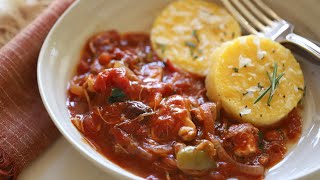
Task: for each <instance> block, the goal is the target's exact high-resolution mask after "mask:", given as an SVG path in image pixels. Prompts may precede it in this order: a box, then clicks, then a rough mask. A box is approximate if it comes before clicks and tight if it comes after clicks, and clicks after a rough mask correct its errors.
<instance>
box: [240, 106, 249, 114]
mask: <svg viewBox="0 0 320 180" xmlns="http://www.w3.org/2000/svg"><path fill="white" fill-rule="evenodd" d="M250 113H251V109H249V108H248V107H244V108H243V109H242V110H241V111H240V115H241V116H243V115H246V114H250Z"/></svg>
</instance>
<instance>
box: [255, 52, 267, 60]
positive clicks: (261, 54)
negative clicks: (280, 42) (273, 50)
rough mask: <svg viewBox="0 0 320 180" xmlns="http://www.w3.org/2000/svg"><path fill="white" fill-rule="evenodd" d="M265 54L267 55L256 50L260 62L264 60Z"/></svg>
mask: <svg viewBox="0 0 320 180" xmlns="http://www.w3.org/2000/svg"><path fill="white" fill-rule="evenodd" d="M266 54H267V52H266V51H261V50H258V52H257V58H258V59H259V60H261V59H263V58H264V56H265V55H266Z"/></svg>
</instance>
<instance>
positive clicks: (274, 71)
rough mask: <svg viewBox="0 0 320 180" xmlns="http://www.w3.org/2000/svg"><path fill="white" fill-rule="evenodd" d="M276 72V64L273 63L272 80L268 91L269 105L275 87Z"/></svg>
mask: <svg viewBox="0 0 320 180" xmlns="http://www.w3.org/2000/svg"><path fill="white" fill-rule="evenodd" d="M277 73H278V64H277V63H274V68H273V73H272V79H271V80H272V81H271V91H270V95H269V98H268V103H267V104H268V106H270V102H271V100H272V97H273V94H274V91H275V89H276V77H277Z"/></svg>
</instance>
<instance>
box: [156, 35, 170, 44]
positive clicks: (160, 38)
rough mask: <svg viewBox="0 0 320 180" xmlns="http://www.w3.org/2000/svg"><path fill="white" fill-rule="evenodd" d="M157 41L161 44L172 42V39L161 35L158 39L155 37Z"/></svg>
mask: <svg viewBox="0 0 320 180" xmlns="http://www.w3.org/2000/svg"><path fill="white" fill-rule="evenodd" d="M155 41H156V43H159V44H170V42H171V41H170V40H169V39H167V38H165V37H162V36H159V37H157V39H155Z"/></svg>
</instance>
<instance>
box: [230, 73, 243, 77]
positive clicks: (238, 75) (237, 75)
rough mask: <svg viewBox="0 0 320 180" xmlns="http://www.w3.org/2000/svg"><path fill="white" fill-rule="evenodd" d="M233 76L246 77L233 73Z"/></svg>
mask: <svg viewBox="0 0 320 180" xmlns="http://www.w3.org/2000/svg"><path fill="white" fill-rule="evenodd" d="M231 76H239V77H243V76H244V75H243V74H240V73H232V74H231Z"/></svg>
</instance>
